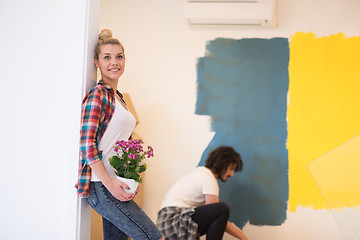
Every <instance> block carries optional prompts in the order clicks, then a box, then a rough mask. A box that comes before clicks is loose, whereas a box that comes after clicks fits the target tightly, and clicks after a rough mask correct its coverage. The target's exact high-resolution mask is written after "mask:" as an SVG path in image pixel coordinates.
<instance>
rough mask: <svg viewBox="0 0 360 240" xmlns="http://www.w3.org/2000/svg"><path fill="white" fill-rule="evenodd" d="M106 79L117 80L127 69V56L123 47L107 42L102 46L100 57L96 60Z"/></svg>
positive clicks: (103, 77)
mask: <svg viewBox="0 0 360 240" xmlns="http://www.w3.org/2000/svg"><path fill="white" fill-rule="evenodd" d="M94 62H95V65H96V67H98V68H99V69H100V72H101V76H102V79H103V80H105V81H112V80H117V79H119V77H120V76H121V75H122V74H123V73H124V70H125V56H124V52H123V50H122V47H121V46H120V45H117V44H114V45H112V44H106V45H102V46H101V47H100V54H99V59H95V60H94Z"/></svg>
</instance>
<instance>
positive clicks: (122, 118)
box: [91, 99, 136, 181]
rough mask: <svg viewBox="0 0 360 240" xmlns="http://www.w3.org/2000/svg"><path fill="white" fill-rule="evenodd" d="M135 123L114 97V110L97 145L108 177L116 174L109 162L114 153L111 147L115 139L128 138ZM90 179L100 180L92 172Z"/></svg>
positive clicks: (128, 112)
mask: <svg viewBox="0 0 360 240" xmlns="http://www.w3.org/2000/svg"><path fill="white" fill-rule="evenodd" d="M135 124H136V120H135V118H134V116H133V115H132V114H131V113H130V111H128V110H126V109H125V108H124V107H123V106H122V105H121V103H120V102H119V101H118V100H117V99H116V100H115V111H114V113H113V116H112V118H111V120H110V122H109V123H108V126H107V128H106V130H105V133H104V135H103V136H102V138H101V140H100V143H99V146H98V147H99V150H100V151H102V156H103V159H102V161H103V163H104V166H105V169H106V171H107V172H108V174H109V175H110V177H114V176H116V174H115V169H114V168H113V167H112V166H111V165H110V163H109V158H110V157H112V156H114V155H115V151H114V148H113V147H114V145H115V143H116V141H119V140H125V141H127V140H128V139H129V137H130V135H131V133H132V132H133V130H134V128H135ZM91 181H100V179H99V178H98V177H97V176H96V175H95V173H94V172H92V174H91Z"/></svg>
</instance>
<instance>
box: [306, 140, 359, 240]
mask: <svg viewBox="0 0 360 240" xmlns="http://www.w3.org/2000/svg"><path fill="white" fill-rule="evenodd" d="M308 168H309V170H310V172H311V175H312V177H313V178H314V180H315V183H316V185H317V187H318V188H319V190H320V192H321V194H322V196H323V197H324V199H325V201H326V203H327V205H328V207H329V209H330V211H331V212H332V214H333V216H334V218H335V219H336V222H337V223H338V224H339V226H340V229H341V231H342V232H343V234H344V236H345V239H346V240H360V135H359V136H357V137H355V138H353V139H351V140H349V141H347V142H345V143H344V144H342V145H340V146H339V147H337V148H335V149H333V150H331V151H330V152H328V153H326V154H324V155H322V156H321V157H319V158H317V159H315V160H313V161H312V162H310V163H309V164H308Z"/></svg>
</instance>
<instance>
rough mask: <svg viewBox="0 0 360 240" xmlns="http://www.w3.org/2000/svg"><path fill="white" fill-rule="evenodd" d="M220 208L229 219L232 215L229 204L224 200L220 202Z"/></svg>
mask: <svg viewBox="0 0 360 240" xmlns="http://www.w3.org/2000/svg"><path fill="white" fill-rule="evenodd" d="M219 208H220V211H221V213H222V215H223V216H225V217H226V218H227V219H228V218H229V216H230V208H229V206H228V205H227V204H226V203H224V202H219Z"/></svg>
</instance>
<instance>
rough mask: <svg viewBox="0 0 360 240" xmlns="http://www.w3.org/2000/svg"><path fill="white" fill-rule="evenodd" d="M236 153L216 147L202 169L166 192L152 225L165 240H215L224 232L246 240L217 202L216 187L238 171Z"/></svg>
mask: <svg viewBox="0 0 360 240" xmlns="http://www.w3.org/2000/svg"><path fill="white" fill-rule="evenodd" d="M242 166H243V163H242V161H241V158H240V155H239V153H237V152H235V150H234V149H233V148H232V147H229V146H220V147H217V148H216V149H214V150H213V151H212V152H210V153H209V155H208V158H207V159H206V163H205V166H204V167H196V168H195V169H193V170H192V171H191V172H190V173H188V174H186V175H185V176H183V177H182V178H180V179H179V180H177V181H176V182H175V184H174V185H173V186H172V187H171V188H170V190H169V191H168V193H167V194H166V196H165V199H164V201H163V203H162V206H161V210H160V211H159V213H158V219H157V223H156V225H157V226H158V228H159V229H160V231H161V233H162V234H163V236H164V237H165V239H166V240H175V239H176V240H190V239H199V236H201V235H204V234H206V239H207V240H219V239H222V238H223V235H224V232H225V231H226V232H227V233H229V234H230V235H232V236H234V237H236V238H238V239H241V240H247V237H246V236H245V235H244V234H243V233H242V232H241V230H240V229H239V228H237V227H236V226H235V225H234V224H232V223H230V222H229V221H228V219H229V215H230V210H229V207H228V206H227V205H226V203H224V202H220V201H219V185H218V183H217V179H220V180H221V181H223V182H226V180H227V179H228V178H229V177H231V176H233V175H234V171H236V172H237V171H239V170H242Z"/></svg>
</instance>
